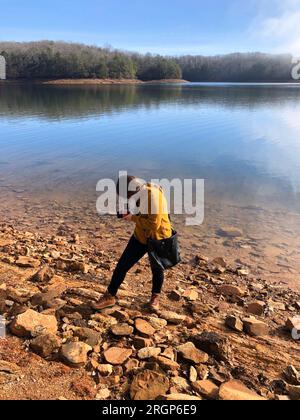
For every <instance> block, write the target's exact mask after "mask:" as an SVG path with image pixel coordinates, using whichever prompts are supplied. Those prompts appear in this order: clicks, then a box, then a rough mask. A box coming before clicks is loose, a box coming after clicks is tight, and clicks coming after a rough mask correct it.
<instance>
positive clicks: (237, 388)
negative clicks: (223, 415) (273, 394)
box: [219, 380, 265, 401]
mask: <svg viewBox="0 0 300 420" xmlns="http://www.w3.org/2000/svg"><path fill="white" fill-rule="evenodd" d="M219 398H220V399H221V400H226V401H264V400H265V398H263V397H261V396H259V395H258V394H256V393H255V392H253V391H251V390H250V389H249V388H247V387H246V386H245V385H244V384H243V383H242V382H240V381H236V380H232V381H229V382H226V383H225V384H223V385H221V387H220V391H219Z"/></svg>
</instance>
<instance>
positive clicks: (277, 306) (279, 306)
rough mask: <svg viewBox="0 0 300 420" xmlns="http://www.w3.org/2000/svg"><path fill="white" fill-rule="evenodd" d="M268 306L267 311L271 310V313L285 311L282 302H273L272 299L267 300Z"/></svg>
mask: <svg viewBox="0 0 300 420" xmlns="http://www.w3.org/2000/svg"><path fill="white" fill-rule="evenodd" d="M268 306H269V309H270V310H272V311H274V310H278V311H285V309H286V307H285V304H284V303H282V302H275V301H274V300H272V299H269V300H268Z"/></svg>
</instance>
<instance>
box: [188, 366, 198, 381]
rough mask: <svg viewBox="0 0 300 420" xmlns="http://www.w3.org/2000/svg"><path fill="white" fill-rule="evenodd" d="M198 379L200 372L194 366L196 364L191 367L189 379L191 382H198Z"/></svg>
mask: <svg viewBox="0 0 300 420" xmlns="http://www.w3.org/2000/svg"><path fill="white" fill-rule="evenodd" d="M197 379H198V373H197V370H196V369H195V368H194V366H191V367H190V372H189V380H190V382H191V383H193V382H196V381H197Z"/></svg>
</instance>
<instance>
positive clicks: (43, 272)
mask: <svg viewBox="0 0 300 420" xmlns="http://www.w3.org/2000/svg"><path fill="white" fill-rule="evenodd" d="M53 276H54V271H53V269H52V268H50V267H49V266H48V265H45V266H44V267H43V268H41V269H40V270H39V271H38V272H37V273H36V274H34V275H33V276H32V277H31V281H34V282H37V283H45V282H48V281H50V280H51V278H52V277H53Z"/></svg>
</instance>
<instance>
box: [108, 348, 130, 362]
mask: <svg viewBox="0 0 300 420" xmlns="http://www.w3.org/2000/svg"><path fill="white" fill-rule="evenodd" d="M131 355H132V350H131V349H125V348H121V347H110V348H109V349H108V350H106V351H105V352H104V358H105V360H106V361H107V363H110V364H111V365H122V364H123V363H125V362H126V360H128V359H129V357H130V356H131Z"/></svg>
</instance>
